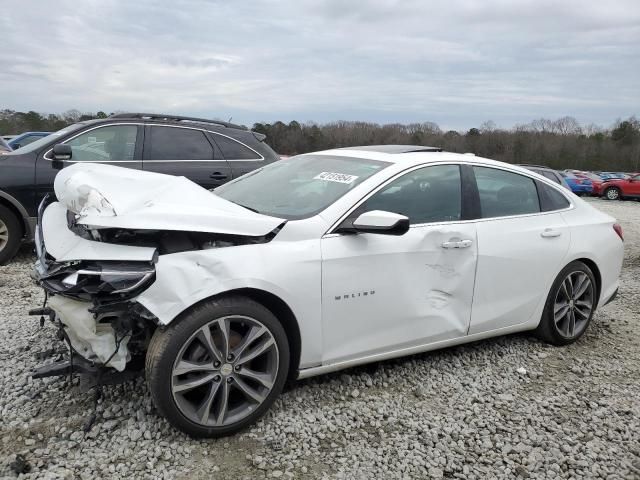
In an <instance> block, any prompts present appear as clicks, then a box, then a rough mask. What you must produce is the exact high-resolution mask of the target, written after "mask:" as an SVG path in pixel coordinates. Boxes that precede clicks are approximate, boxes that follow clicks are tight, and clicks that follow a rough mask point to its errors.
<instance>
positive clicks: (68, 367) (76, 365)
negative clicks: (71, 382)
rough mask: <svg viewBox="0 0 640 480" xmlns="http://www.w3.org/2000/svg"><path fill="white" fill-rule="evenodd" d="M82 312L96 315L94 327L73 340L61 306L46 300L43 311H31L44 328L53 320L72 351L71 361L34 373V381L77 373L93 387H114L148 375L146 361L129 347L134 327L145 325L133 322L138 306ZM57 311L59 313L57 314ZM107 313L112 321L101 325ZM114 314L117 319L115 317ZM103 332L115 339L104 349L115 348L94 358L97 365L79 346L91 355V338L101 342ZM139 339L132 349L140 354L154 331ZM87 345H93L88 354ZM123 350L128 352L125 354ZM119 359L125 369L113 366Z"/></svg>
mask: <svg viewBox="0 0 640 480" xmlns="http://www.w3.org/2000/svg"><path fill="white" fill-rule="evenodd" d="M52 298H53V299H56V298H60V297H59V296H53V297H52ZM60 299H61V300H62V301H63V302H66V301H71V302H74V301H73V300H69V299H65V298H63V297H62V298H60ZM58 302H59V300H58ZM58 302H56V301H55V300H54V303H56V304H57V303H58ZM82 310H83V311H86V312H87V313H91V314H92V315H91V320H92V322H91V323H92V324H91V325H89V322H88V321H87V322H86V323H87V325H85V326H84V327H85V330H86V332H85V333H86V337H85V338H82V337H78V335H77V333H76V334H74V338H73V339H72V338H71V337H70V335H69V325H67V323H66V322H64V321H63V320H64V319H61V318H60V315H59V305H58V306H57V308H56V307H55V306H54V308H50V307H47V306H46V300H45V305H43V307H42V308H36V309H33V310H30V311H29V315H33V316H40V324H41V326H42V325H43V323H44V317H45V316H47V317H49V320H50V321H51V322H52V323H53V324H54V325H55V326H56V327H57V328H58V335H57V336H58V338H59V339H60V340H61V341H65V342H66V344H67V346H68V349H69V357H68V358H67V359H59V360H57V361H55V362H54V363H51V364H48V365H43V366H41V367H38V368H35V369H34V370H33V371H32V375H31V376H32V378H45V377H52V376H64V375H69V376H71V375H73V374H74V373H77V374H81V375H83V376H84V377H86V379H88V380H89V384H90V386H97V387H100V386H101V385H114V384H119V383H123V382H126V381H128V380H131V379H133V378H135V377H138V376H141V375H142V373H143V371H144V361H143V360H142V358H143V357H139V356H138V355H131V352H130V351H129V350H128V349H127V348H126V346H125V345H126V344H128V343H129V340H131V337H132V336H133V335H134V332H133V325H134V324H135V323H136V320H137V323H138V324H141V323H143V322H144V320H143V319H141V318H138V319H134V318H133V317H135V316H136V315H135V313H134V311H135V310H136V309H135V307H134V305H132V304H112V305H97V306H93V307H91V308H90V307H88V306H83V308H82ZM57 311H58V313H56V312H57ZM106 312H108V313H109V314H110V316H109V317H107V318H108V319H109V320H110V321H109V322H108V323H99V322H98V321H97V319H98V317H99V315H100V314H105V313H106ZM67 313H68V312H67ZM114 314H115V315H117V316H114ZM88 318H89V316H87V317H86V318H84V319H85V320H88ZM147 321H148V319H147ZM105 327H108V330H109V331H105ZM100 330H102V336H103V337H111V339H110V340H109V341H108V342H106V341H102V345H103V346H104V347H105V348H106V347H107V345H111V348H110V350H109V351H106V350H104V349H103V350H104V352H102V354H101V355H100V356H95V354H94V355H93V356H94V357H95V360H96V361H94V359H93V358H89V359H87V358H86V357H85V356H83V355H82V354H80V353H79V352H78V351H77V350H76V345H77V346H79V347H80V348H84V350H83V351H85V352H87V351H91V344H87V343H86V340H87V339H88V340H94V339H93V338H92V337H91V335H93V336H94V337H95V338H99V337H97V336H96V334H98V333H100ZM135 336H136V339H135V340H134V341H133V342H132V343H131V344H130V345H131V346H132V347H133V348H134V350H137V347H138V346H139V344H146V343H147V342H148V340H149V338H150V329H148V328H147V329H145V328H138V329H137V331H136V335H135ZM74 340H75V341H74ZM74 343H75V345H74ZM86 345H89V348H88V350H87V347H86ZM140 346H141V345H140ZM145 346H146V345H145ZM122 348H124V350H122ZM143 348H144V347H143ZM116 356H118V357H119V358H120V363H121V368H116V366H114V365H112V364H110V362H111V361H112V360H113V359H114V357H116ZM100 357H102V358H100ZM125 364H126V369H125ZM118 366H120V365H118Z"/></svg>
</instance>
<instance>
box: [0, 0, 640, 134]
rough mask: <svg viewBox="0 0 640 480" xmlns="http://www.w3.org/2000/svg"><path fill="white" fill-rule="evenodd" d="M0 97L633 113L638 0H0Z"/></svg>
mask: <svg viewBox="0 0 640 480" xmlns="http://www.w3.org/2000/svg"><path fill="white" fill-rule="evenodd" d="M0 28H1V29H2V32H3V47H2V49H1V51H0V62H2V65H3V68H2V69H1V70H0V108H13V109H18V110H31V109H33V110H39V111H44V112H59V111H64V110H67V109H69V108H78V109H80V110H83V111H96V110H105V111H113V110H136V111H158V112H160V111H162V112H170V113H182V114H196V115H204V116H214V117H221V118H228V117H234V121H240V122H244V123H252V122H254V121H260V120H268V121H270V120H275V119H284V120H289V119H294V118H295V119H298V120H318V121H327V120H335V119H358V120H372V121H380V122H385V121H399V122H410V121H435V122H438V123H440V124H441V125H443V126H445V127H451V128H468V127H470V126H474V125H478V124H479V123H480V122H482V121H483V120H486V119H493V120H494V121H496V122H497V123H498V124H500V125H503V126H510V125H512V124H515V123H522V122H526V121H529V120H530V119H532V118H537V117H541V116H546V117H557V116H563V115H572V116H576V117H577V118H578V119H579V120H581V121H583V122H587V123H588V122H596V123H601V124H605V125H608V124H610V123H611V122H612V121H613V120H614V119H615V118H618V117H624V116H628V115H632V114H637V113H640V112H639V111H640V94H638V91H637V78H638V77H639V76H640V56H638V55H637V46H638V45H639V44H640V6H639V5H638V3H637V0H620V1H618V2H614V3H613V4H612V3H611V2H609V3H603V2H600V1H594V0H592V1H587V2H585V1H577V0H568V1H564V2H556V1H550V0H538V1H533V0H520V1H511V0H487V1H484V2H476V1H473V0H460V1H449V2H423V1H421V0H403V1H399V0H371V1H367V2H344V1H339V0H327V1H321V2H319V1H314V0H297V1H296V0H281V1H256V2H228V1H205V0H202V1H200V0H175V1H172V2H170V3H160V2H154V1H151V0H138V1H136V2H128V1H125V0H110V1H99V0H85V1H83V2H74V1H71V0H62V1H60V2H55V3H51V2H39V1H35V0H8V1H7V0H6V1H5V2H4V5H3V14H2V16H1V17H0Z"/></svg>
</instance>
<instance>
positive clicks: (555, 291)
mask: <svg viewBox="0 0 640 480" xmlns="http://www.w3.org/2000/svg"><path fill="white" fill-rule="evenodd" d="M581 273H582V274H584V275H586V277H587V278H588V279H589V281H590V282H591V287H592V295H591V296H592V298H591V303H592V306H591V308H590V311H589V313H588V316H586V317H581V316H580V315H578V316H576V315H575V314H574V329H575V324H576V320H575V319H576V318H580V322H581V324H580V328H579V330H577V331H575V333H574V334H573V335H571V334H567V333H565V332H563V331H562V328H561V327H562V325H563V321H561V322H560V323H559V324H558V323H557V322H556V319H555V316H556V312H555V310H556V305H558V304H557V303H556V301H557V300H558V298H559V296H562V295H563V292H562V291H561V290H562V289H563V283H564V282H565V280H566V279H567V277H568V276H570V275H573V276H580V274H581ZM597 292H598V288H597V284H596V279H595V276H594V275H593V272H592V271H591V269H590V268H589V267H588V266H587V265H585V264H584V263H582V262H580V261H575V262H571V263H570V264H569V265H567V266H566V267H564V268H563V269H562V271H561V272H560V273H559V274H558V276H557V277H556V279H555V281H554V282H553V285H552V286H551V291H550V292H549V295H548V296H547V301H546V303H545V306H544V310H543V313H542V318H541V319H540V324H539V325H538V328H537V329H536V332H535V333H536V335H537V336H538V337H539V338H540V339H542V340H544V341H545V342H548V343H550V344H552V345H558V346H560V345H569V344H571V343H573V342H575V341H577V340H578V339H579V338H580V337H581V336H582V335H584V332H586V330H587V328H588V327H589V324H590V323H591V319H592V318H593V314H594V313H595V311H596V308H597V306H598V298H597ZM576 304H577V302H576ZM573 305H574V303H573V302H571V308H575V307H574V306H573Z"/></svg>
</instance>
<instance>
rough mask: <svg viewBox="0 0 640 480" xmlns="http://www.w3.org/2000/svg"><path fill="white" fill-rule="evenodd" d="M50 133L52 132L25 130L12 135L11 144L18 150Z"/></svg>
mask: <svg viewBox="0 0 640 480" xmlns="http://www.w3.org/2000/svg"><path fill="white" fill-rule="evenodd" d="M48 135H51V132H24V133H21V134H20V135H16V136H14V137H12V138H11V140H9V146H10V147H11V148H12V149H14V150H17V149H19V148H21V147H26V146H27V145H29V144H30V143H33V142H35V141H36V140H39V139H41V138H42V137H46V136H48Z"/></svg>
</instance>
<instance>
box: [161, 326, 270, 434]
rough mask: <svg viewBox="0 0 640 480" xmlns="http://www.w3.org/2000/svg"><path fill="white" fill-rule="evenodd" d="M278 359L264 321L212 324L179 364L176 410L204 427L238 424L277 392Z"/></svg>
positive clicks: (183, 352) (175, 373) (193, 341)
mask: <svg viewBox="0 0 640 480" xmlns="http://www.w3.org/2000/svg"><path fill="white" fill-rule="evenodd" d="M278 356H279V352H278V347H277V345H276V341H275V339H274V337H273V335H272V333H271V332H270V331H269V329H268V328H267V327H265V326H264V325H263V324H262V323H261V322H259V321H258V320H256V319H254V318H251V317H246V316H235V315H234V316H228V317H222V318H218V319H215V320H212V321H211V322H209V323H207V324H206V325H204V326H203V327H201V328H200V329H198V330H197V331H196V332H195V333H194V334H193V335H191V337H190V338H189V339H188V340H187V341H186V342H185V343H184V345H183V346H182V348H181V349H180V351H179V353H178V356H177V357H176V360H175V362H174V364H173V371H172V373H171V391H172V395H173V399H174V401H175V402H176V406H177V407H178V409H179V410H180V411H181V412H182V414H183V415H185V416H186V417H187V418H188V419H189V420H191V421H192V422H194V423H197V424H199V425H204V426H209V427H211V426H213V427H222V426H228V425H232V424H234V423H237V422H239V421H241V420H242V419H244V418H246V417H247V416H248V415H250V414H251V413H252V412H254V411H255V409H256V408H257V407H258V406H259V405H260V404H262V403H263V402H264V400H265V399H266V398H267V396H268V395H269V393H270V392H271V390H272V388H273V385H274V383H275V381H276V377H277V375H278V365H279V361H278V360H279V358H278Z"/></svg>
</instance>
